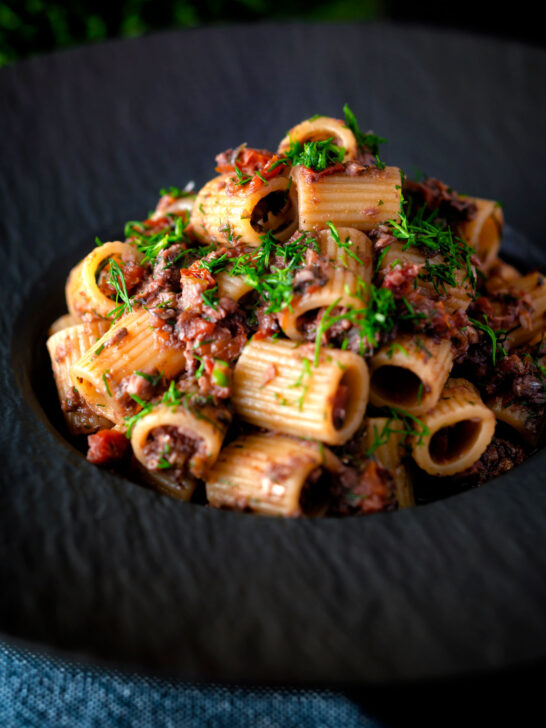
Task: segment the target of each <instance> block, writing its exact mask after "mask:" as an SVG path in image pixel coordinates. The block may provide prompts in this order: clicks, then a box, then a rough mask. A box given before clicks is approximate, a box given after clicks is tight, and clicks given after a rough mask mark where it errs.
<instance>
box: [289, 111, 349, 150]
mask: <svg viewBox="0 0 546 728" xmlns="http://www.w3.org/2000/svg"><path fill="white" fill-rule="evenodd" d="M326 139H332V140H333V142H334V144H336V145H337V146H338V147H343V148H344V149H345V158H344V161H347V160H350V159H354V158H355V157H356V153H357V143H356V139H355V135H354V134H353V132H352V131H351V130H350V129H348V128H347V127H346V126H345V124H344V123H343V121H341V119H333V118H332V117H330V116H319V117H315V118H314V119H307V120H306V121H302V122H301V124H298V125H297V126H294V127H292V129H290V131H289V132H288V134H287V135H286V136H285V137H284V139H283V140H282V142H281V143H280V144H279V149H278V154H285V153H286V152H287V151H288V148H289V147H290V144H291V143H292V142H300V144H305V142H322V141H325V140H326Z"/></svg>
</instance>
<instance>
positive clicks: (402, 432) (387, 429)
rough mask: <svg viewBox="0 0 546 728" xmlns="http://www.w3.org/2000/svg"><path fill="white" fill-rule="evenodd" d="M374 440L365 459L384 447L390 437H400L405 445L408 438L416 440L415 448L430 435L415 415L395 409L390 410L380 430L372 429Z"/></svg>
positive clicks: (425, 426) (428, 430)
mask: <svg viewBox="0 0 546 728" xmlns="http://www.w3.org/2000/svg"><path fill="white" fill-rule="evenodd" d="M373 435H374V439H373V441H372V443H371V445H370V447H369V448H368V450H367V451H366V457H371V456H373V454H374V453H375V451H376V450H377V448H379V447H381V446H383V445H386V444H387V442H388V441H389V438H390V437H391V435H395V436H397V437H401V439H402V442H403V443H404V444H405V443H407V441H408V440H409V439H410V438H413V439H415V440H416V445H417V447H421V446H422V445H423V440H424V438H425V437H428V436H429V435H430V429H429V428H428V427H427V425H425V423H424V422H423V421H422V420H420V419H419V418H418V417H416V416H415V415H412V414H410V413H409V412H406V411H405V410H403V409H400V408H397V407H391V408H390V415H389V417H388V418H387V420H386V422H385V424H384V425H383V427H382V428H381V429H379V428H378V427H377V426H376V425H374V427H373Z"/></svg>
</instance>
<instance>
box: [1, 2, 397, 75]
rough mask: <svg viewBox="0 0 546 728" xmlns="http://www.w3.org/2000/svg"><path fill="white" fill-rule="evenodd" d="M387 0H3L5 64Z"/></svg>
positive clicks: (358, 11) (379, 6) (338, 15)
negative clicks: (166, 32)
mask: <svg viewBox="0 0 546 728" xmlns="http://www.w3.org/2000/svg"><path fill="white" fill-rule="evenodd" d="M383 7H384V5H383V0H119V1H118V2H116V0H64V2H60V1H59V0H53V2H47V1H46V0H8V1H2V0H0V66H1V65H5V64H7V63H11V62H13V61H16V60H18V59H21V58H26V57H28V56H31V55H34V54H37V53H43V52H46V51H51V50H54V49H57V48H66V47H69V46H74V45H78V44H82V43H87V42H91V41H96V40H102V39H104V38H115V37H130V36H138V35H142V34H143V33H147V32H150V31H154V30H162V29H165V28H180V27H189V26H196V25H208V24H223V23H229V22H240V21H252V20H263V19H271V20H286V19H291V20H297V19H301V20H330V21H336V20H337V21H343V20H345V21H348V20H369V19H373V18H377V17H381V16H382V14H383Z"/></svg>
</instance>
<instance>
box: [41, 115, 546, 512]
mask: <svg viewBox="0 0 546 728" xmlns="http://www.w3.org/2000/svg"><path fill="white" fill-rule="evenodd" d="M384 141H385V140H383V139H381V137H378V136H377V135H376V134H374V133H373V132H371V131H368V132H364V131H363V130H362V129H361V128H360V127H359V125H358V122H357V120H356V118H355V115H354V114H353V112H352V111H351V109H350V108H349V107H348V106H347V105H345V107H344V118H343V119H336V118H332V117H326V116H316V117H312V118H311V119H307V120H304V121H303V122H302V123H300V124H297V125H295V126H294V127H293V128H291V129H290V131H289V132H288V133H287V134H286V135H285V136H284V137H283V139H282V140H281V142H280V144H279V146H278V149H277V151H276V152H270V151H268V150H266V149H256V148H252V147H249V146H248V145H247V144H244V143H243V144H240V145H239V146H236V147H233V148H230V149H227V150H225V151H224V152H221V153H220V154H218V155H217V157H216V169H215V176H214V177H213V178H212V179H211V180H210V181H208V182H206V183H205V184H204V185H203V186H202V187H201V188H200V189H197V190H195V192H194V191H193V185H191V184H190V185H187V186H186V187H184V188H176V187H171V188H168V189H166V190H162V192H161V197H160V199H159V202H158V203H157V205H156V208H155V210H154V211H153V212H152V213H150V215H149V216H148V217H146V218H145V219H144V220H142V221H130V222H129V223H127V225H126V226H125V234H124V237H125V239H124V240H121V239H120V240H117V241H114V242H106V243H103V242H102V241H100V240H97V245H96V246H95V248H94V249H93V250H92V251H91V252H89V253H88V254H87V255H86V256H85V257H84V258H83V259H82V260H81V261H80V262H79V263H78V264H77V265H76V266H75V267H74V268H73V269H72V271H71V272H70V274H69V277H68V281H67V285H66V303H67V309H68V313H65V314H64V315H62V316H60V318H59V319H57V320H56V321H55V322H54V323H53V324H52V326H51V329H50V333H49V338H48V342H47V347H48V350H49V353H50V356H51V363H52V369H53V375H54V379H55V382H56V386H57V391H58V395H59V399H60V402H61V406H62V409H63V413H64V415H65V419H66V423H67V426H68V430H69V431H70V433H71V434H72V435H74V436H75V437H81V436H82V435H88V448H89V449H88V454H87V457H88V459H89V460H90V461H91V462H93V463H95V464H97V465H102V466H110V465H116V464H119V465H122V464H123V463H125V467H126V469H127V470H128V472H130V473H131V474H133V475H134V477H135V478H137V479H139V480H141V481H142V482H144V484H146V485H148V486H150V487H152V488H155V489H156V490H159V491H160V492H162V493H166V494H168V495H171V496H174V497H175V498H177V499H179V500H183V501H192V502H200V503H204V502H206V503H208V504H209V505H210V506H214V507H217V508H223V509H237V510H241V511H249V512H252V513H258V514H262V515H275V516H279V515H280V516H286V517H295V516H317V515H323V516H330V517H339V516H347V515H366V514H370V513H376V512H378V511H391V510H395V509H402V508H408V507H411V506H414V505H415V504H421V503H423V502H426V500H427V497H428V496H427V494H426V493H427V492H429V491H427V488H429V485H430V484H431V483H432V484H433V487H435V488H436V487H437V489H438V492H443V488H444V485H443V484H448V488H449V491H450V492H452V491H453V487H460V488H462V489H464V488H468V487H474V486H477V485H481V484H483V483H485V482H487V481H488V480H491V479H492V478H494V477H495V476H496V475H499V474H501V473H503V472H506V470H509V469H510V468H512V467H514V466H515V465H516V464H518V463H520V462H522V460H523V459H524V458H525V457H527V456H528V455H529V454H530V453H531V452H532V451H533V449H535V448H536V447H538V445H539V444H540V437H541V434H542V432H543V430H544V425H545V423H546V344H545V343H544V328H545V321H544V316H545V314H546V286H545V285H544V279H543V276H542V274H541V273H539V272H537V271H530V272H524V273H521V272H520V271H519V270H518V269H516V268H515V267H514V266H512V265H511V264H510V263H509V262H508V261H505V260H501V259H500V258H499V257H498V253H499V246H500V242H501V236H502V227H503V215H502V211H501V209H500V207H499V205H498V204H497V203H495V202H494V201H490V200H485V199H482V198H480V197H471V196H468V195H460V194H458V193H457V192H456V191H454V190H453V189H451V188H450V187H448V185H446V184H444V183H443V182H441V181H440V180H437V179H434V178H425V179H423V180H420V181H417V180H409V179H407V178H406V177H405V175H404V174H403V171H402V170H401V169H400V168H399V167H397V166H394V165H393V164H388V165H387V164H386V163H385V162H384V161H383V159H382V152H381V151H380V149H381V144H382V143H384ZM59 313H60V312H59ZM424 484H426V488H425V487H424Z"/></svg>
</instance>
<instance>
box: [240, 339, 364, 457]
mask: <svg viewBox="0 0 546 728" xmlns="http://www.w3.org/2000/svg"><path fill="white" fill-rule="evenodd" d="M314 351H315V347H314V345H311V344H303V345H300V346H298V345H294V343H293V342H291V341H284V340H281V341H274V340H272V339H257V338H254V339H253V340H252V341H250V342H249V343H248V344H247V345H246V347H245V348H244V349H243V353H242V354H241V357H240V358H239V361H238V362H237V364H236V366H235V371H234V375H233V387H232V401H233V404H234V406H235V409H236V411H237V413H238V414H239V415H240V416H241V417H242V418H243V419H244V420H246V421H247V422H251V423H252V424H254V425H258V426H259V427H265V428H267V429H269V430H276V431H278V432H282V433H285V434H288V435H295V436H299V437H311V438H313V439H316V440H321V441H322V442H327V443H329V444H331V445H339V444H342V443H344V442H346V441H347V440H348V439H349V438H350V437H351V436H352V435H353V434H354V433H355V432H356V430H357V428H358V426H359V425H360V423H361V422H362V418H363V416H364V411H365V409H366V404H367V401H368V386H369V375H368V369H367V367H366V364H365V362H364V359H363V358H362V357H360V356H358V355H357V354H353V353H352V352H350V351H340V350H338V349H328V350H322V351H321V352H320V357H319V359H318V363H317V366H315V364H314Z"/></svg>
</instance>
